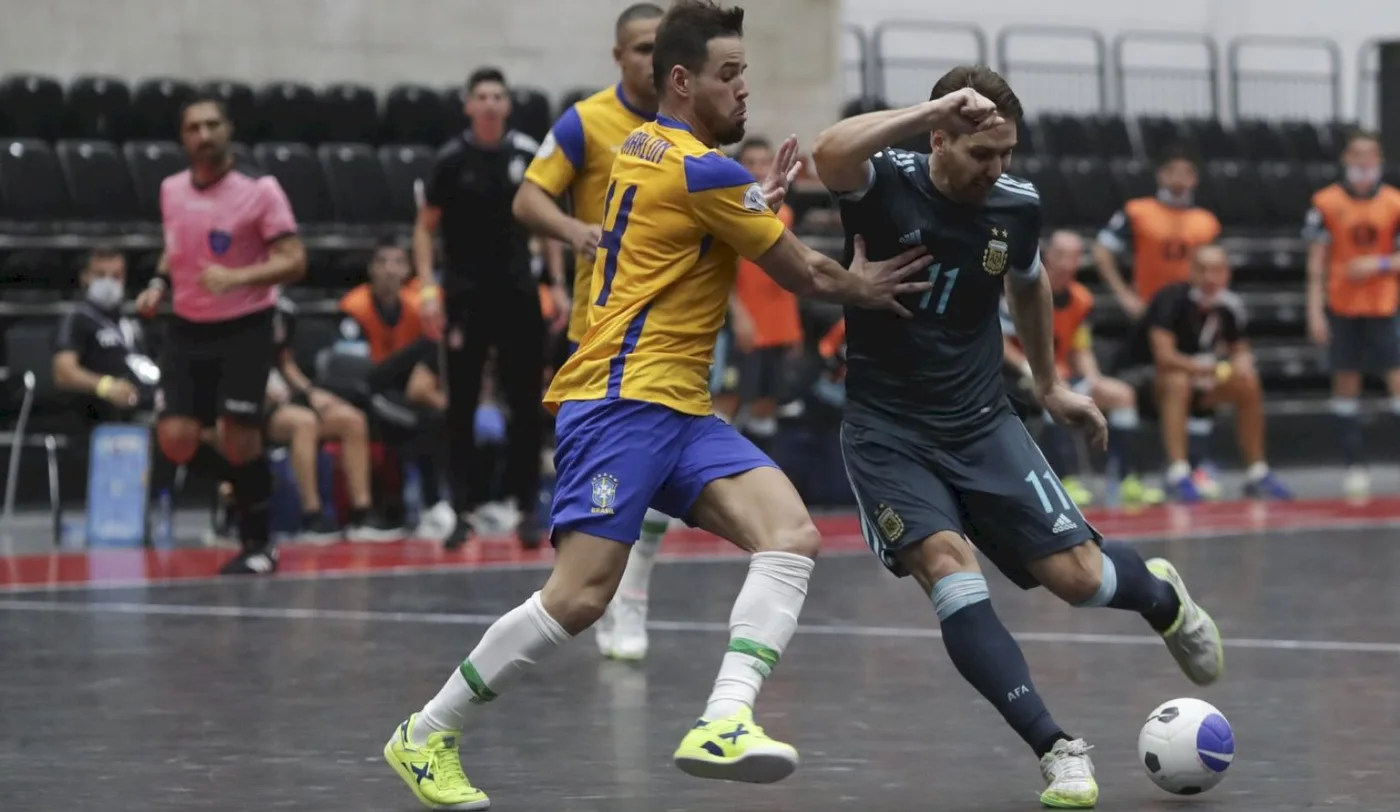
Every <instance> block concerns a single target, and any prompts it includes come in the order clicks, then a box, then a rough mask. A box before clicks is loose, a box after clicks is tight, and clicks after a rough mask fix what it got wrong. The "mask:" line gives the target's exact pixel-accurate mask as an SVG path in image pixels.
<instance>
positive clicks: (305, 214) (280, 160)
mask: <svg viewBox="0 0 1400 812" xmlns="http://www.w3.org/2000/svg"><path fill="white" fill-rule="evenodd" d="M253 155H254V157H255V158H256V159H257V162H258V164H259V165H260V167H261V169H262V170H263V171H265V172H267V173H268V174H269V175H272V176H273V177H274V178H276V179H277V182H278V183H279V184H281V186H282V191H283V192H285V193H286V195H287V200H288V201H289V202H290V203H291V204H292V213H293V214H294V215H296V218H297V221H298V222H299V223H308V224H313V225H322V224H326V223H330V222H332V221H333V220H334V219H335V212H334V209H333V208H332V206H331V201H330V194H329V193H328V192H327V191H326V178H325V174H324V173H323V172H322V170H321V163H320V161H318V160H316V154H315V153H314V152H312V151H311V148H310V147H308V146H307V145H306V144H288V143H263V144H258V145H257V146H256V147H253Z"/></svg>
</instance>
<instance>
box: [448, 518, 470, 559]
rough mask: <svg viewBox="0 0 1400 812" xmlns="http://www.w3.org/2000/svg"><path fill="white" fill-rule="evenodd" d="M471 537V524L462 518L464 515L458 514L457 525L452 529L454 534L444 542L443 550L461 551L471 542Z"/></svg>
mask: <svg viewBox="0 0 1400 812" xmlns="http://www.w3.org/2000/svg"><path fill="white" fill-rule="evenodd" d="M471 537H472V526H471V522H469V521H467V520H466V519H464V518H462V515H461V514H460V513H459V514H457V524H456V525H454V526H453V527H452V532H451V533H450V534H449V535H448V536H447V539H446V540H445V541H443V543H442V548H443V549H444V550H460V549H462V546H463V545H464V544H466V543H467V542H468V541H470V540H471Z"/></svg>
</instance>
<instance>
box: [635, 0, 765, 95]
mask: <svg viewBox="0 0 1400 812" xmlns="http://www.w3.org/2000/svg"><path fill="white" fill-rule="evenodd" d="M742 36H744V10H743V9H742V8H739V7H738V6H734V7H733V8H724V7H723V6H721V5H719V4H718V3H715V2H714V0H676V2H675V4H674V5H672V6H671V10H670V11H668V12H666V16H664V17H662V18H661V26H660V27H659V28H658V29H657V30H656V46H655V50H654V51H652V54H651V70H652V81H653V82H654V83H655V84H656V92H657V93H665V92H666V82H667V81H668V80H669V79H670V76H671V69H672V68H674V67H676V66H677V65H680V66H681V67H683V68H685V69H686V70H688V71H690V72H692V73H699V72H700V71H701V69H703V68H704V67H705V60H707V59H709V57H710V40H712V39H719V38H721V37H742Z"/></svg>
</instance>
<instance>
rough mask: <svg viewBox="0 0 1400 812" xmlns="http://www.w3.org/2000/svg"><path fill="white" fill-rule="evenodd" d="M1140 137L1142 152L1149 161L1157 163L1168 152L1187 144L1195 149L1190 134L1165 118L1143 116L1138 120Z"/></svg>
mask: <svg viewBox="0 0 1400 812" xmlns="http://www.w3.org/2000/svg"><path fill="white" fill-rule="evenodd" d="M1137 126H1138V135H1139V136H1140V138H1141V140H1142V152H1143V154H1144V155H1146V156H1147V160H1148V161H1150V162H1152V163H1154V164H1155V163H1156V162H1157V159H1158V157H1160V156H1161V155H1162V153H1164V152H1166V151H1167V150H1169V149H1171V148H1173V147H1176V146H1179V145H1181V144H1183V143H1186V144H1187V145H1188V146H1190V147H1192V148H1195V146H1196V145H1195V144H1192V143H1190V137H1189V133H1186V132H1183V131H1182V130H1181V129H1179V128H1178V127H1177V124H1176V122H1175V121H1174V120H1172V119H1169V118H1165V117H1163V116H1142V117H1141V118H1139V119H1138V122H1137Z"/></svg>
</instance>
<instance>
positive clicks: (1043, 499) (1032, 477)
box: [1026, 470, 1070, 513]
mask: <svg viewBox="0 0 1400 812" xmlns="http://www.w3.org/2000/svg"><path fill="white" fill-rule="evenodd" d="M1041 477H1044V478H1045V481H1046V482H1048V483H1050V487H1051V489H1052V490H1054V491H1055V495H1056V496H1058V497H1059V498H1060V509H1061V510H1069V509H1070V501H1069V497H1068V496H1065V492H1064V489H1063V488H1061V487H1060V480H1059V479H1058V478H1057V477H1056V476H1055V475H1054V474H1052V473H1050V471H1048V470H1047V471H1046V472H1045V473H1043V474H1041V475H1040V476H1036V473H1035V471H1031V472H1029V473H1027V474H1026V481H1027V482H1029V483H1031V487H1032V488H1035V495H1036V496H1039V497H1040V506H1041V507H1043V508H1045V512H1046V513H1054V512H1055V508H1054V507H1052V506H1051V504H1050V496H1049V494H1047V493H1046V492H1045V486H1044V485H1041V484H1040V479H1041Z"/></svg>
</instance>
